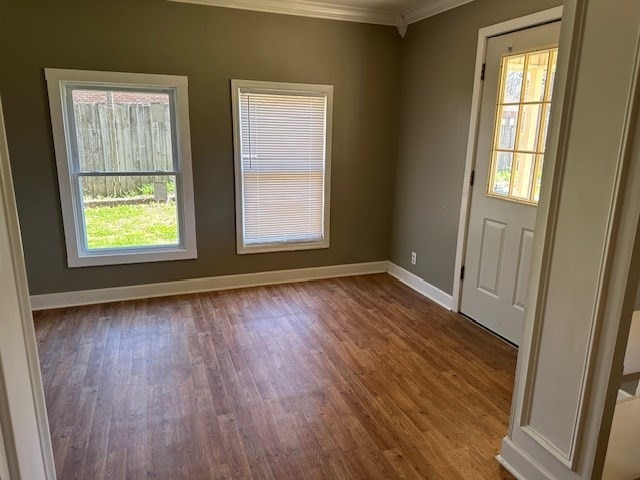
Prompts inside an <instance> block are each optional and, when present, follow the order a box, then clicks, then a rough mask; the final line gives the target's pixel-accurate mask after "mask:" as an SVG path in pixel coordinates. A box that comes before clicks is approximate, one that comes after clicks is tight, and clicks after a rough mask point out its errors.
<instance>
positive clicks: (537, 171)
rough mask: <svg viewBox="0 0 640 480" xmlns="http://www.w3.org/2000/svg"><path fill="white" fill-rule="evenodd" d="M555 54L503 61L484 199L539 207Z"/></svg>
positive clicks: (549, 51)
mask: <svg viewBox="0 0 640 480" xmlns="http://www.w3.org/2000/svg"><path fill="white" fill-rule="evenodd" d="M557 58H558V49H557V48H551V49H546V50H538V51H534V52H527V53H520V54H516V55H509V56H505V57H503V59H502V67H501V79H500V86H499V91H498V92H499V93H498V104H497V109H496V122H495V128H494V135H493V138H494V140H493V147H492V150H491V167H490V175H489V182H488V193H487V194H488V195H489V196H494V197H498V198H502V199H505V200H512V201H516V202H523V203H530V204H534V205H535V204H537V203H538V200H539V198H540V185H541V178H542V167H543V162H544V148H545V142H546V136H547V130H548V126H549V112H550V107H551V95H552V93H553V82H554V79H555V71H556V63H557Z"/></svg>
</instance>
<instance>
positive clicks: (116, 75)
mask: <svg viewBox="0 0 640 480" xmlns="http://www.w3.org/2000/svg"><path fill="white" fill-rule="evenodd" d="M45 77H46V80H47V87H48V92H49V107H50V110H51V124H52V128H53V140H54V147H55V155H56V164H57V169H58V182H59V187H60V202H61V206H62V219H63V223H64V234H65V243H66V248H67V264H68V266H69V267H86V266H95V265H118V264H127V263H145V262H159V261H169V260H186V259H194V258H197V248H196V228H195V213H194V211H195V207H194V200H193V178H192V177H193V175H192V168H191V139H190V133H189V97H188V90H187V87H188V81H187V77H184V76H177V75H157V74H142V73H122V72H98V71H87V70H65V69H55V68H45ZM70 85H71V86H80V87H82V86H90V87H92V88H95V87H104V88H107V89H118V88H140V89H143V90H144V91H152V90H158V91H162V92H164V93H166V92H167V91H168V92H169V95H170V97H171V99H172V100H171V103H172V104H173V105H175V112H173V118H172V123H174V125H172V131H173V133H172V135H173V137H175V138H174V140H175V145H174V146H173V150H174V156H175V157H176V162H175V163H176V165H177V167H176V170H175V171H173V172H162V174H164V173H167V174H170V175H175V176H176V195H177V202H176V203H177V211H178V230H179V232H180V233H179V244H178V245H166V246H165V245H160V246H144V247H122V248H113V249H95V250H93V249H92V250H89V249H87V248H86V245H85V231H84V221H83V212H82V199H81V198H80V197H81V196H80V190H79V186H78V182H79V178H80V177H79V175H78V173H77V172H76V169H75V167H74V155H76V153H74V152H75V148H74V146H73V144H74V141H75V140H74V139H73V138H71V134H70V133H69V132H70V131H71V130H70V129H69V128H68V125H69V121H70V118H69V116H68V114H67V105H68V102H67V101H66V97H67V91H68V90H67V87H68V86H70ZM123 173H127V174H132V173H137V172H123ZM158 174H161V173H160V172H158Z"/></svg>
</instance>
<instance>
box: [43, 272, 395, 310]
mask: <svg viewBox="0 0 640 480" xmlns="http://www.w3.org/2000/svg"><path fill="white" fill-rule="evenodd" d="M387 264H388V262H387V261H381V262H369V263H354V264H347V265H331V266H327V267H311V268H298V269H292V270H277V271H270V272H258V273H244V274H238V275H224V276H219V277H206V278H194V279H188V280H179V281H176V282H164V283H152V284H146V285H131V286H127V287H112V288H101V289H96V290H81V291H76V292H61V293H47V294H44V295H32V296H31V308H32V309H33V310H47V309H50V308H63V307H74V306H78V305H90V304H96V303H106V302H120V301H124V300H136V299H140V298H153V297H165V296H170V295H182V294H188V293H198V292H211V291H216V290H231V289H235V288H246V287H257V286H261V285H274V284H279V283H293V282H306V281H310V280H320V279H323V278H335V277H348V276H353V275H368V274H372V273H385V272H386V271H387Z"/></svg>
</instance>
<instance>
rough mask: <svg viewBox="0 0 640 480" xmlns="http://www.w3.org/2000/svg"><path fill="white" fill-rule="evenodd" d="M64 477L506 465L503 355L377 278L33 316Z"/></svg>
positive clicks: (367, 472) (497, 473)
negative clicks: (500, 456) (501, 457)
mask: <svg viewBox="0 0 640 480" xmlns="http://www.w3.org/2000/svg"><path fill="white" fill-rule="evenodd" d="M34 321H35V326H36V334H37V337H38V345H39V351H40V362H41V368H42V376H43V382H44V387H45V396H46V400H47V408H48V414H49V420H50V426H51V434H52V440H53V447H54V456H55V461H56V470H57V473H58V477H59V478H60V479H61V480H67V479H91V480H97V479H113V480H120V479H127V480H128V479H168V480H181V479H185V480H186V479H194V480H199V479H202V480H208V479H227V480H232V479H243V480H245V479H265V480H300V479H331V480H333V479H345V480H347V479H349V480H350V479H385V478H389V479H394V478H398V479H411V480H415V479H418V478H426V479H474V478H479V479H509V478H512V477H511V476H510V475H509V474H508V473H507V472H505V471H504V470H503V469H502V468H501V467H500V466H499V465H498V464H497V462H496V461H495V460H494V458H493V457H494V456H495V455H496V453H497V452H498V449H499V444H500V439H501V437H502V436H504V434H505V432H506V429H507V422H508V416H509V408H510V403H511V395H512V389H513V381H514V371H515V362H516V351H515V350H514V349H513V348H512V347H510V346H508V345H507V344H505V343H503V342H501V341H500V340H498V339H496V338H495V337H493V336H492V335H490V334H488V333H487V332H485V331H484V330H482V329H480V328H479V327H477V326H475V325H474V324H473V323H471V322H469V321H468V320H466V319H465V318H463V317H461V316H460V315H457V314H454V313H451V312H448V311H446V310H444V309H443V308H441V307H440V306H438V305H436V304H434V303H433V302H430V301H429V300H427V299H425V298H424V297H422V296H420V295H419V294H417V293H416V292H414V291H412V290H410V289H408V288H407V287H405V286H404V285H402V284H400V283H399V282H397V281H396V280H394V279H393V278H391V277H390V276H388V275H386V274H380V275H368V276H362V277H351V278H340V279H332V280H323V281H317V282H309V283H300V284H288V285H273V286H268V287H260V288H250V289H243V290H235V291H223V292H212V293H202V294H192V295H183V296H177V297H167V298H157V299H145V300H138V301H131V302H122V303H110V304H104V305H94V306H87V307H77V308H69V309H57V310H50V311H45V312H36V313H34Z"/></svg>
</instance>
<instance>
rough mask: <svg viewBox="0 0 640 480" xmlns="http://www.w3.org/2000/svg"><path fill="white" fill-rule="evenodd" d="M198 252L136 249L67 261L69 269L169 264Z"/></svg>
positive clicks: (96, 254) (177, 249)
mask: <svg viewBox="0 0 640 480" xmlns="http://www.w3.org/2000/svg"><path fill="white" fill-rule="evenodd" d="M196 258H198V252H197V250H196V249H195V248H194V249H185V248H176V247H170V248H162V249H159V248H154V249H151V250H146V251H145V250H141V249H136V250H132V251H131V252H127V251H123V250H117V251H113V252H99V253H85V254H82V255H79V256H73V257H72V256H70V257H69V258H68V260H67V264H68V266H69V268H78V267H96V266H103V265H126V264H130V263H152V262H169V261H174V260H193V259H196Z"/></svg>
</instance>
